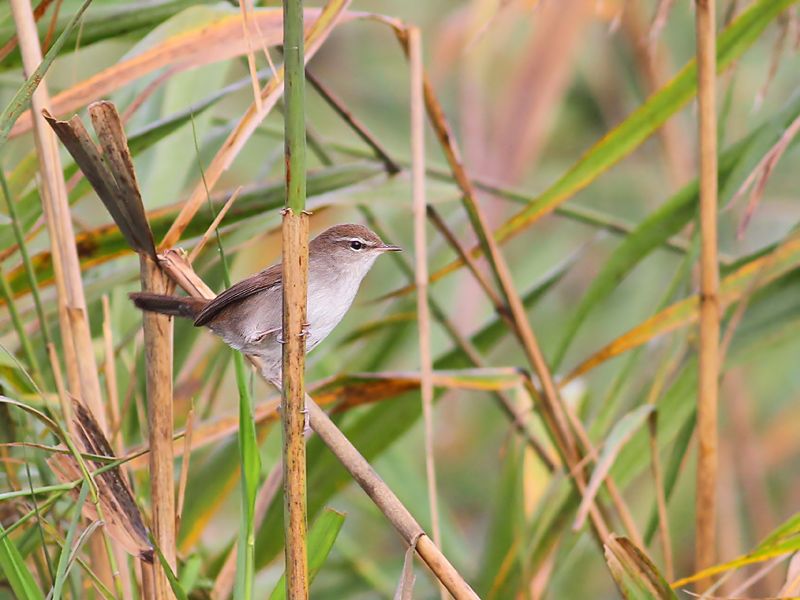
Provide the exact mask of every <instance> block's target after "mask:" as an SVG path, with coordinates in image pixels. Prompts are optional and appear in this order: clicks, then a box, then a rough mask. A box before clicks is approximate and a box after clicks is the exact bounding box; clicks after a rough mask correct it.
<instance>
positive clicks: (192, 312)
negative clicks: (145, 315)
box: [130, 292, 208, 319]
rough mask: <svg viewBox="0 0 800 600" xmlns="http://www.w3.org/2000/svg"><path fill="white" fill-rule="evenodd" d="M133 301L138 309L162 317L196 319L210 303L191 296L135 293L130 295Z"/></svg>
mask: <svg viewBox="0 0 800 600" xmlns="http://www.w3.org/2000/svg"><path fill="white" fill-rule="evenodd" d="M130 298H131V300H133V303H134V304H135V305H136V307H137V308H141V309H142V310H147V311H150V312H156V313H160V314H162V315H172V316H174V317H185V318H187V319H195V318H196V317H197V315H198V314H199V313H200V311H201V310H203V307H204V306H205V305H206V304H207V303H208V300H204V299H203V298H192V297H190V296H164V295H162V294H150V293H148V292H134V293H132V294H130Z"/></svg>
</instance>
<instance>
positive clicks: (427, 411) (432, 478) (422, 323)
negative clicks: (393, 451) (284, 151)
mask: <svg viewBox="0 0 800 600" xmlns="http://www.w3.org/2000/svg"><path fill="white" fill-rule="evenodd" d="M408 60H409V65H410V82H411V89H410V97H411V190H412V202H413V213H414V255H415V258H416V265H415V269H414V274H415V282H416V284H417V326H418V330H419V360H420V396H421V399H422V417H423V425H424V437H425V475H426V479H427V484H428V507H429V510H430V513H431V532H432V533H433V541H434V543H435V544H436V545H437V546H439V547H440V548H441V546H442V535H441V530H440V527H439V501H438V492H437V486H436V460H435V456H434V446H433V438H434V432H433V359H432V358H431V316H430V306H429V305H428V253H427V247H428V242H427V239H426V238H427V236H426V233H425V224H426V205H427V202H426V199H425V99H424V94H423V79H422V75H423V69H422V40H421V37H420V31H419V29H418V28H416V27H410V28H409V30H408ZM439 591H440V594H441V597H442V598H446V590H445V588H444V587H440V589H439Z"/></svg>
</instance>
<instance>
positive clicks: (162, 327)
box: [140, 254, 177, 600]
mask: <svg viewBox="0 0 800 600" xmlns="http://www.w3.org/2000/svg"><path fill="white" fill-rule="evenodd" d="M140 261H141V263H140V266H141V281H142V290H143V291H145V292H151V293H155V294H165V293H167V284H168V279H167V277H166V275H165V274H164V273H162V271H161V269H160V268H159V267H158V264H157V263H156V262H155V261H154V260H153V259H152V258H150V257H149V256H147V255H145V254H142V255H141V256H140ZM142 318H143V322H144V352H145V365H146V376H147V416H148V434H149V441H150V454H149V461H150V493H151V498H152V507H151V511H152V523H153V537H154V539H155V541H156V544H157V545H158V547H159V548H160V549H161V551H162V552H163V554H164V557H165V559H166V561H167V563H168V564H169V566H170V567H171V568H172V570H173V571H174V570H175V567H176V565H177V560H176V554H175V477H174V473H173V470H174V463H173V447H172V431H173V427H174V424H173V413H172V319H171V318H170V317H167V316H164V315H160V314H158V313H154V312H144V313H143V314H142ZM155 564H157V563H154V567H153V568H154V570H155V571H156V572H155V573H154V591H155V597H156V598H157V599H159V600H160V599H162V598H171V597H172V592H171V589H170V585H169V582H168V580H167V576H166V574H165V573H164V571H163V569H161V568H158V567H156V566H155Z"/></svg>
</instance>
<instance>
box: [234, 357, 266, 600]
mask: <svg viewBox="0 0 800 600" xmlns="http://www.w3.org/2000/svg"><path fill="white" fill-rule="evenodd" d="M233 364H234V367H235V369H236V386H237V388H238V390H239V459H240V462H241V474H242V514H241V519H240V523H241V524H240V529H239V552H238V554H237V557H236V558H237V568H236V587H235V591H234V597H235V598H242V599H248V598H252V597H253V577H254V575H255V504H256V495H257V494H258V480H259V474H260V472H261V456H260V454H259V452H258V440H257V439H256V426H255V420H254V416H253V398H252V396H251V395H250V390H249V389H248V387H247V370H246V369H245V364H244V357H243V356H242V354H240V353H239V352H236V354H235V355H234V357H233Z"/></svg>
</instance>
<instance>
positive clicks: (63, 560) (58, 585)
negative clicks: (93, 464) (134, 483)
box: [51, 483, 89, 600]
mask: <svg viewBox="0 0 800 600" xmlns="http://www.w3.org/2000/svg"><path fill="white" fill-rule="evenodd" d="M88 493H89V486H88V485H86V483H84V484H83V485H82V486H81V492H80V495H79V496H78V502H77V504H76V505H75V509H74V510H75V514H74V515H73V516H72V522H71V523H70V525H69V529H68V530H67V537H66V539H65V541H64V546H63V547H62V548H61V556H60V557H59V559H58V566H57V567H56V580H55V582H54V583H53V593H52V596H51V598H52V600H60V598H61V592H62V591H63V587H64V582H65V581H66V580H67V574H68V570H67V566H68V563H69V555H70V553H71V552H72V541H73V539H74V538H75V531H76V530H77V529H78V522H79V521H80V520H81V510H82V509H83V503H84V502H85V501H86V496H87V495H88Z"/></svg>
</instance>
